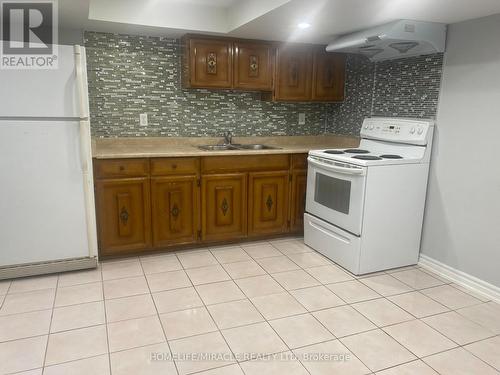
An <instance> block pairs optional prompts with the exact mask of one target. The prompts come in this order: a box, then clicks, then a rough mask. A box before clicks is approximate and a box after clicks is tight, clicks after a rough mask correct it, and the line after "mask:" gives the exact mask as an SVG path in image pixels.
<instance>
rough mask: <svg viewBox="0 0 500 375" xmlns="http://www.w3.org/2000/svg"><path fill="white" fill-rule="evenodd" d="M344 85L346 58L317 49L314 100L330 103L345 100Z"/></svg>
mask: <svg viewBox="0 0 500 375" xmlns="http://www.w3.org/2000/svg"><path fill="white" fill-rule="evenodd" d="M344 84H345V58H344V56H342V55H339V54H336V53H330V52H326V51H325V50H324V49H317V50H316V51H315V53H314V62H313V88H312V99H313V100H316V101H329V102H333V101H340V100H344Z"/></svg>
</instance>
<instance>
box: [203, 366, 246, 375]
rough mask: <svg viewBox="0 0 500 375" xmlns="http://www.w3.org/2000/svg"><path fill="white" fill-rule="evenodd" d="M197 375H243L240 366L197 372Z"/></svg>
mask: <svg viewBox="0 0 500 375" xmlns="http://www.w3.org/2000/svg"><path fill="white" fill-rule="evenodd" d="M197 375H245V374H243V371H242V370H241V368H240V366H239V365H237V364H235V365H229V366H224V367H218V368H214V369H212V370H207V371H202V372H198V373H197Z"/></svg>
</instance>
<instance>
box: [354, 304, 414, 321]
mask: <svg viewBox="0 0 500 375" xmlns="http://www.w3.org/2000/svg"><path fill="white" fill-rule="evenodd" d="M352 307H354V308H355V309H356V310H358V311H359V312H360V313H361V314H363V315H364V316H366V317H367V318H368V319H369V320H371V321H372V322H373V323H375V324H376V325H377V326H379V327H384V326H387V325H390V324H396V323H401V322H405V321H408V320H412V319H414V317H413V316H411V315H410V314H408V313H407V312H406V311H404V310H403V309H401V308H400V307H398V306H397V305H395V304H394V303H392V302H391V301H389V300H387V299H385V298H380V299H374V300H371V301H365V302H360V303H356V304H354V305H352Z"/></svg>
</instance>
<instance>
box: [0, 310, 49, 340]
mask: <svg viewBox="0 0 500 375" xmlns="http://www.w3.org/2000/svg"><path fill="white" fill-rule="evenodd" d="M51 318H52V310H41V311H33V312H27V313H22V314H13V315H7V316H1V317H0V342H3V341H10V340H18V339H23V338H27V337H32V336H41V335H48V333H49V326H50V320H51Z"/></svg>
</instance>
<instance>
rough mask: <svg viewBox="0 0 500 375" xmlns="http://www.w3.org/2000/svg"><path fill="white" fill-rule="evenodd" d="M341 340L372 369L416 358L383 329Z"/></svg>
mask: <svg viewBox="0 0 500 375" xmlns="http://www.w3.org/2000/svg"><path fill="white" fill-rule="evenodd" d="M341 341H342V343H343V344H344V345H345V346H347V347H348V348H349V350H351V351H352V352H353V353H354V354H355V355H356V356H357V357H358V358H359V359H360V360H361V361H362V362H363V363H364V364H365V365H366V366H368V368H370V370H372V371H380V370H383V369H386V368H388V367H392V366H396V365H400V364H402V363H404V362H409V361H411V360H414V359H416V357H415V356H414V355H413V354H411V353H410V352H409V351H408V350H407V349H405V348H404V347H403V346H402V345H401V344H399V343H398V342H396V341H395V340H394V339H393V338H392V337H390V336H389V335H388V334H387V333H385V332H384V331H382V330H375V331H369V332H364V333H360V334H357V335H354V336H349V337H345V338H343V339H341Z"/></svg>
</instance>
